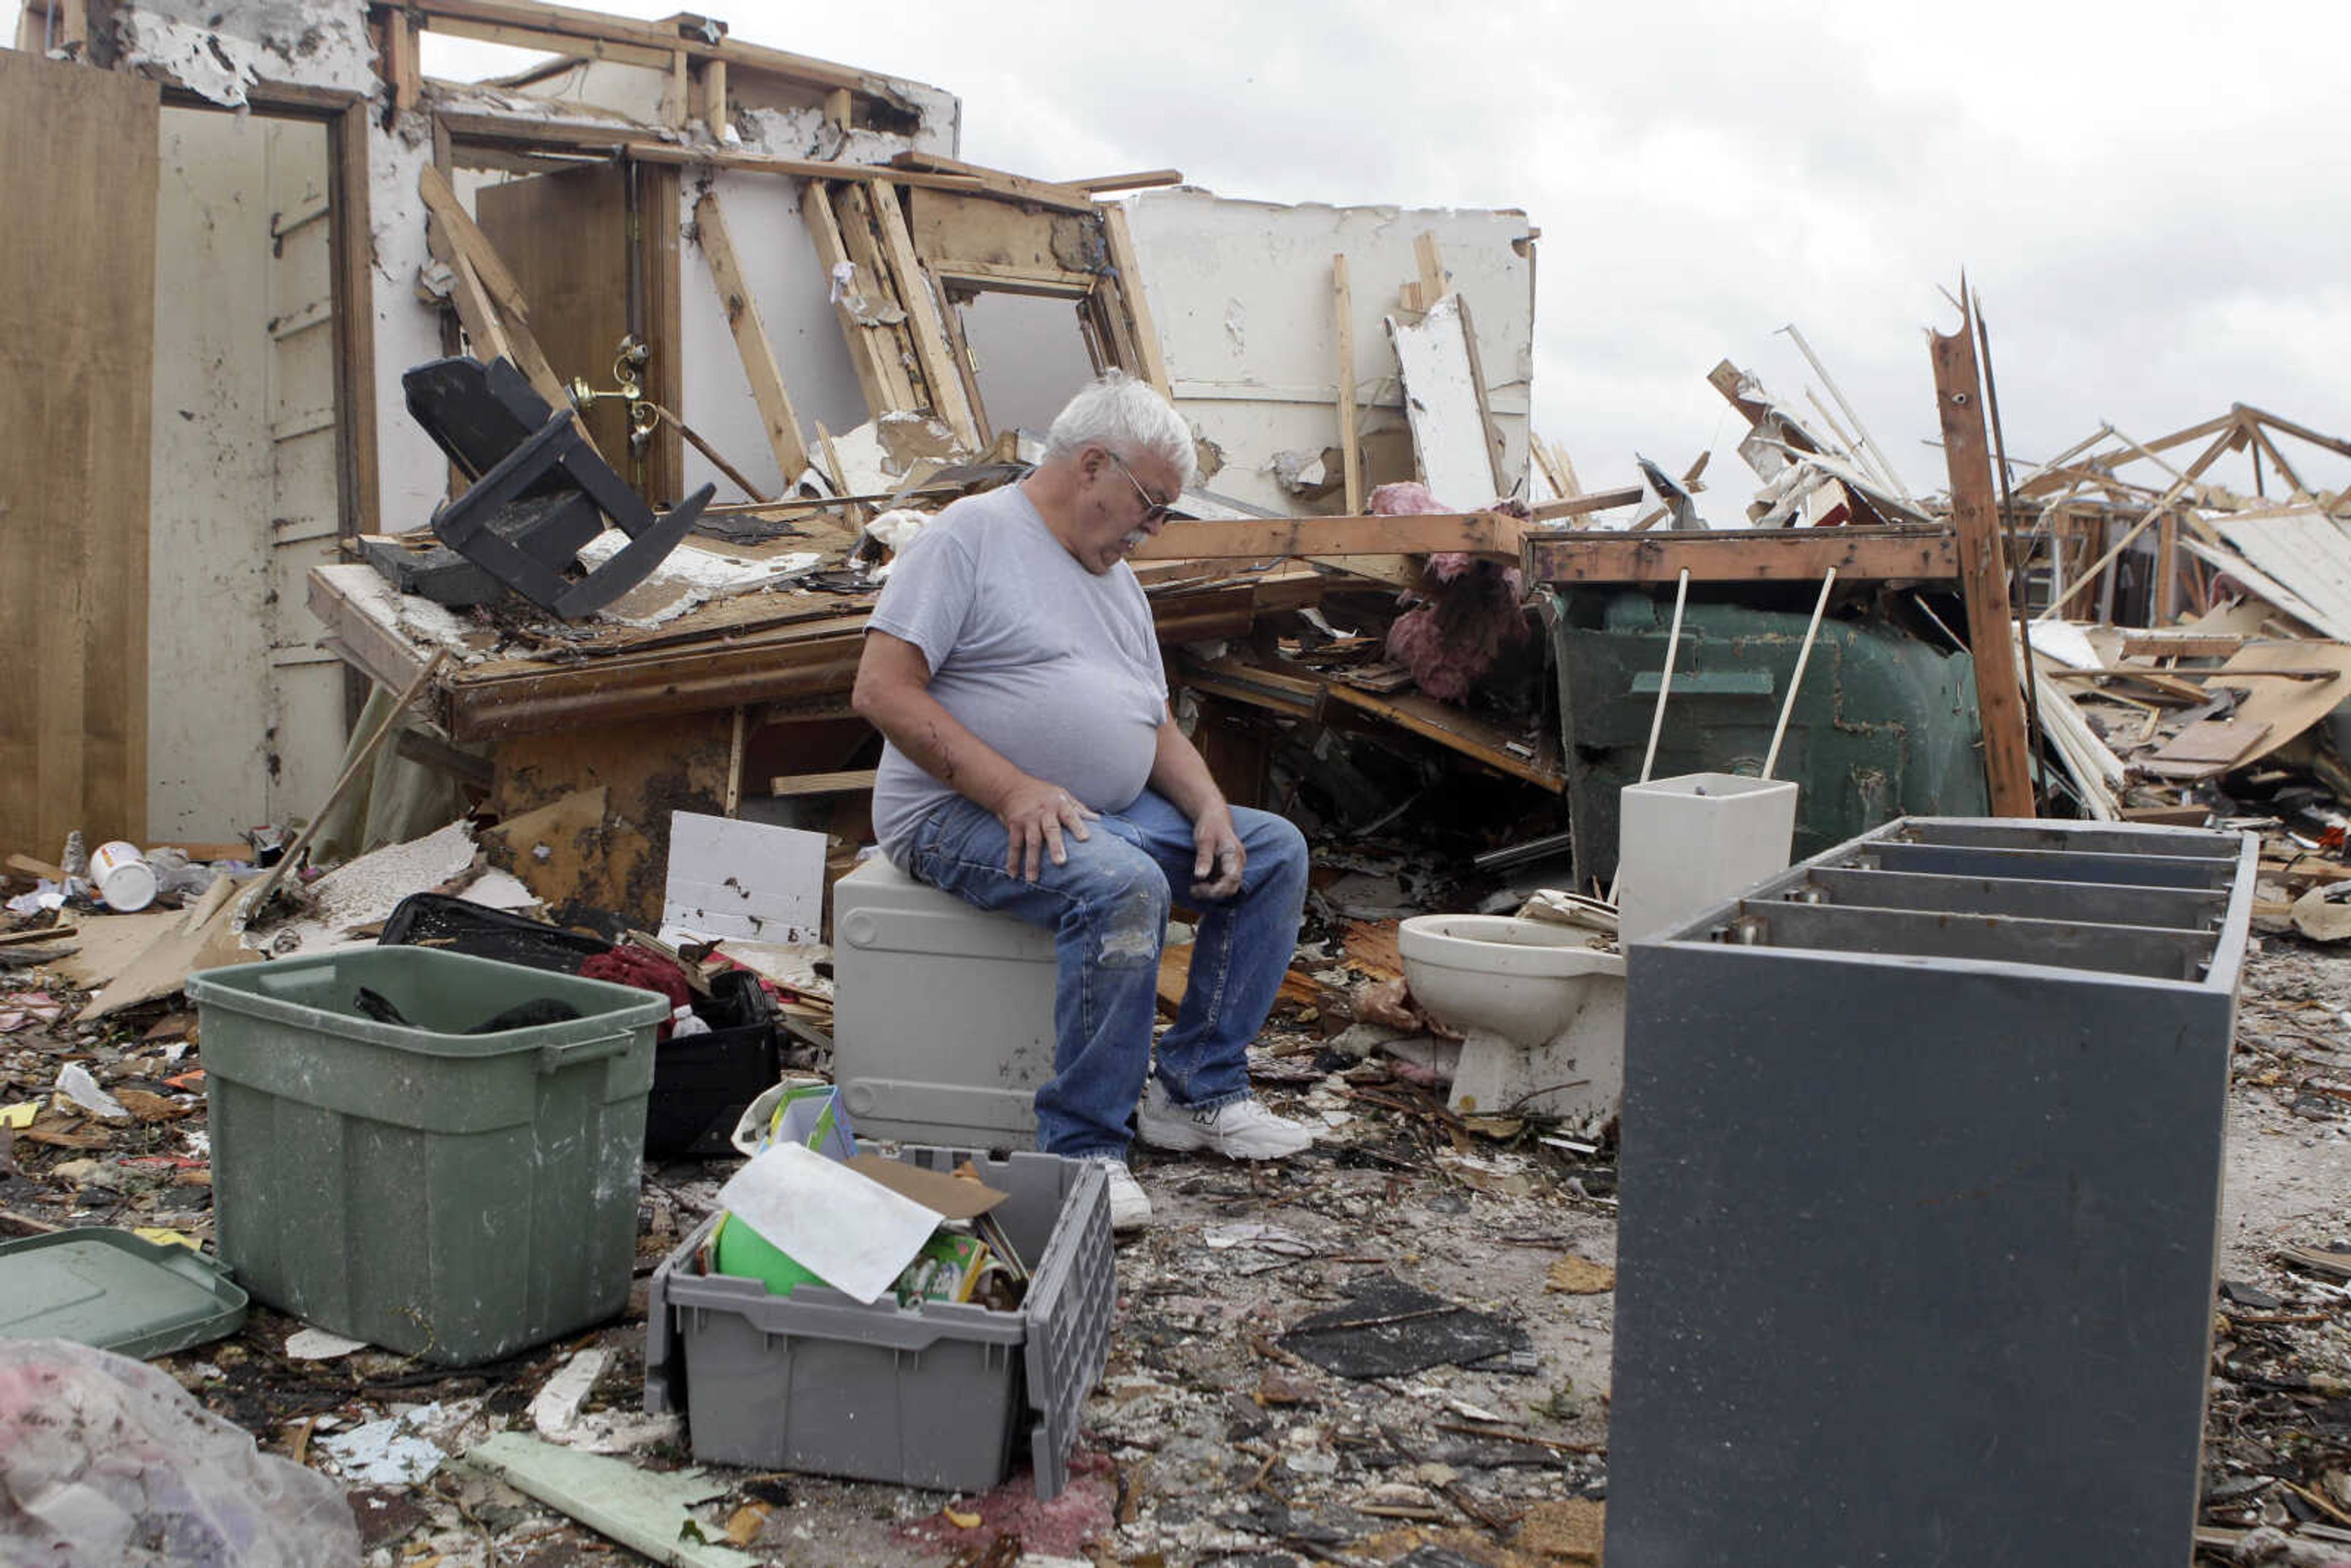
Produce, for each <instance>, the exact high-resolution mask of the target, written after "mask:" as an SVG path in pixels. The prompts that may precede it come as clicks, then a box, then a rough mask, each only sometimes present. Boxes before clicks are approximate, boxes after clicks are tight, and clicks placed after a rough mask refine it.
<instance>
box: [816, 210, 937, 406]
mask: <svg viewBox="0 0 2351 1568" xmlns="http://www.w3.org/2000/svg"><path fill="white" fill-rule="evenodd" d="M832 203H833V206H832V210H833V212H834V213H835V214H839V216H840V219H841V243H842V245H844V246H847V247H848V250H849V259H850V260H852V261H853V262H855V263H856V264H857V280H858V284H859V286H860V287H862V288H863V289H864V291H865V301H866V305H867V307H868V308H869V310H870V311H871V312H872V315H873V317H874V318H875V319H876V321H877V323H878V324H876V325H873V326H871V327H868V328H867V330H869V331H872V332H873V333H875V334H876V335H877V336H878V338H879V340H880V341H881V344H882V351H883V353H884V354H885V355H886V356H887V357H888V359H889V361H890V364H891V368H892V374H893V376H894V377H895V379H896V388H895V390H896V391H898V392H901V393H902V394H903V395H904V402H899V403H897V404H896V405H894V406H896V407H898V408H901V409H904V410H905V411H906V412H908V413H919V412H921V411H922V410H925V409H927V408H929V407H930V406H931V402H930V392H929V389H928V387H926V386H925V384H924V380H923V369H922V363H921V361H920V360H919V358H918V357H917V356H916V355H915V353H914V325H913V322H912V321H911V320H910V319H908V316H907V313H906V310H905V307H904V302H903V301H902V300H901V299H900V298H898V285H897V281H896V280H895V279H894V278H893V277H892V276H891V273H890V264H889V263H888V262H887V261H886V260H884V259H883V256H882V238H881V234H880V232H879V231H880V225H879V223H878V222H877V220H876V219H875V218H874V215H873V193H872V189H871V188H870V187H868V186H865V185H856V184H850V185H836V186H834V187H833V188H832ZM891 315H894V316H895V318H896V319H894V320H882V319H881V318H883V317H888V316H891Z"/></svg>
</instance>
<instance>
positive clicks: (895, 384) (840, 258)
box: [800, 180, 914, 419]
mask: <svg viewBox="0 0 2351 1568" xmlns="http://www.w3.org/2000/svg"><path fill="white" fill-rule="evenodd" d="M800 218H801V221H802V222H803V223H805V224H806V225H808V232H809V239H810V242H811V243H813V244H814V245H815V246H816V254H817V259H818V260H819V261H820V262H822V263H823V264H824V274H825V287H827V289H828V290H830V291H831V294H832V295H833V309H834V310H835V311H836V312H837V313H838V314H839V315H840V317H841V336H842V338H843V339H844V340H846V341H847V343H848V344H849V362H850V363H851V364H852V365H853V366H855V367H856V369H857V384H858V385H859V386H860V387H862V389H863V390H864V392H865V412H866V413H870V414H872V416H873V417H874V418H876V419H879V418H881V417H882V416H883V414H885V413H894V412H896V411H898V410H901V409H912V408H913V407H914V391H913V389H912V388H911V387H909V386H908V385H907V384H906V372H905V370H904V367H903V366H901V365H900V364H899V363H898V360H897V355H896V352H895V350H894V340H893V337H892V334H891V333H890V332H889V330H888V329H885V328H881V327H872V326H868V325H867V324H866V323H865V321H864V319H863V318H862V317H861V316H860V315H859V314H858V305H857V301H858V300H860V299H862V298H863V292H862V285H861V284H860V283H859V282H858V276H857V274H858V268H857V263H856V261H855V260H854V259H853V258H852V256H851V255H850V252H849V246H848V243H847V241H846V240H845V239H844V238H843V237H842V235H841V221H840V219H839V218H838V217H836V216H835V215H834V214H833V210H832V198H831V196H829V195H828V194H826V193H825V186H824V182H823V181H821V180H810V182H808V183H807V184H806V185H804V186H802V187H801V188H800ZM842 267H847V268H848V269H849V272H848V277H847V278H846V279H845V280H843V281H840V282H838V283H836V282H835V277H836V275H837V274H838V273H839V272H840V271H841V268H842Z"/></svg>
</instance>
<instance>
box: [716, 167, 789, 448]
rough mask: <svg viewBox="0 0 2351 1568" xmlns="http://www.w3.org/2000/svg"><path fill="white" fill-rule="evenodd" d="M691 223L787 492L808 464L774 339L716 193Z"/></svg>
mask: <svg viewBox="0 0 2351 1568" xmlns="http://www.w3.org/2000/svg"><path fill="white" fill-rule="evenodd" d="M694 221H695V230H696V232H697V233H698V234H699V235H700V236H701V241H702V254H703V256H704V258H705V259H706V260H707V261H708V262H709V263H710V276H711V278H712V280H713V281H714V282H716V284H717V285H718V303H719V306H720V308H722V309H724V310H725V311H726V327H727V330H729V331H730V332H732V333H733V334H734V335H735V351H736V352H737V354H739V355H741V356H742V360H743V374H744V375H745V377H746V378H747V379H748V380H749V382H750V383H751V400H752V402H756V403H757V404H758V408H759V423H760V427H761V430H762V432H763V433H764V434H766V436H767V438H768V449H769V450H770V451H772V452H774V453H775V455H776V465H777V467H778V469H779V470H781V472H782V474H783V488H785V489H786V490H789V489H790V488H791V487H792V485H793V483H794V482H795V481H796V480H798V479H799V476H800V471H801V470H802V469H804V468H806V467H807V466H808V465H809V458H808V444H807V443H806V442H805V441H803V440H802V439H801V437H800V422H799V414H798V413H795V412H793V409H792V398H791V393H790V392H788V391H786V390H785V387H784V374H783V371H782V370H781V369H780V368H778V365H777V363H776V349H775V344H774V341H773V340H771V339H769V338H768V328H767V324H766V323H765V322H764V321H763V320H761V319H760V317H759V303H758V300H756V299H754V298H752V297H751V285H750V282H749V280H748V279H747V278H746V277H744V276H743V267H742V265H741V263H740V262H739V261H738V260H737V257H736V255H735V242H734V240H733V239H732V238H731V237H729V235H727V232H726V214H724V213H723V212H721V211H720V210H719V206H718V193H717V192H716V191H705V192H704V193H703V196H702V199H701V200H700V201H698V202H696V203H695V204H694Z"/></svg>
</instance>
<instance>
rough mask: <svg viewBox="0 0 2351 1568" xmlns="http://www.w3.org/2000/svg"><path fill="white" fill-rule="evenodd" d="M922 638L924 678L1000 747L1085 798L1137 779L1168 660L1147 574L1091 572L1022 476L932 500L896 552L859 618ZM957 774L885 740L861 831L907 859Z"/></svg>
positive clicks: (1090, 800) (1117, 792) (1154, 738)
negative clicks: (921, 762) (916, 834)
mask: <svg viewBox="0 0 2351 1568" xmlns="http://www.w3.org/2000/svg"><path fill="white" fill-rule="evenodd" d="M866 624H867V626H868V628H869V629H870V630H872V631H876V632H889V633H890V634H891V635H892V636H893V637H902V638H904V639H905V640H906V641H907V642H909V643H913V644H914V646H915V647H917V648H920V649H921V650H922V651H923V657H924V658H925V660H926V661H927V662H928V663H929V664H930V670H931V683H930V693H931V695H933V696H935V697H936V698H937V699H938V700H939V703H940V705H941V706H944V707H945V708H946V710H947V712H949V713H951V714H953V715H955V716H956V718H957V719H958V720H960V721H961V722H962V724H963V725H964V727H966V728H967V729H969V730H970V731H971V732H972V733H973V734H974V735H976V736H977V737H979V738H980V739H981V740H983V741H985V742H987V745H988V746H990V747H993V748H995V749H996V750H997V751H998V752H999V753H1001V754H1002V755H1003V757H1004V758H1006V760H1008V761H1009V762H1010V763H1011V764H1012V765H1013V766H1014V767H1016V768H1019V769H1020V770H1021V771H1022V772H1024V773H1029V774H1031V775H1034V776H1035V777H1037V778H1039V779H1045V780H1046V781H1048V782H1049V783H1053V784H1058V785H1060V786H1061V788H1062V789H1067V790H1068V791H1069V792H1070V793H1071V794H1072V795H1074V796H1076V797H1077V798H1078V799H1079V800H1082V801H1084V802H1085V803H1086V804H1087V805H1088V806H1091V807H1092V808H1093V809H1094V810H1097V811H1117V810H1124V809H1125V808H1126V807H1127V806H1129V805H1131V804H1133V803H1134V798H1135V797H1136V796H1137V795H1140V794H1142V793H1143V787H1144V784H1145V783H1146V782H1148V781H1149V779H1150V778H1151V763H1152V758H1154V756H1155V755H1156V752H1157V748H1158V729H1159V724H1160V721H1161V720H1162V719H1164V718H1165V716H1166V712H1167V708H1166V704H1167V674H1166V671H1165V668H1164V667H1163V666H1162V665H1161V664H1160V660H1159V640H1158V637H1157V636H1156V634H1155V632H1153V630H1152V622H1151V606H1150V604H1149V602H1148V601H1145V600H1144V596H1143V585H1142V584H1140V583H1138V582H1136V581H1135V580H1134V572H1133V571H1131V570H1128V569H1127V566H1126V563H1125V562H1123V561H1121V562H1119V563H1118V564H1116V565H1114V566H1113V567H1112V568H1111V569H1110V570H1108V571H1106V572H1104V573H1102V575H1101V576H1099V577H1097V576H1095V575H1094V574H1093V573H1092V572H1090V571H1088V570H1086V569H1085V568H1084V567H1083V566H1081V565H1080V564H1079V562H1078V559H1077V558H1076V557H1075V556H1073V555H1071V553H1070V551H1069V549H1068V547H1067V546H1065V545H1063V544H1062V543H1061V540H1060V539H1058V538H1054V537H1053V533H1052V530H1051V529H1050V528H1047V527H1046V526H1045V519H1044V518H1043V517H1040V516H1039V515H1038V513H1037V508H1036V507H1035V506H1033V505H1032V504H1031V503H1030V502H1029V497H1027V496H1026V495H1024V494H1022V493H1021V490H1020V487H1019V486H1018V485H1007V486H1003V487H1002V488H1000V489H996V490H991V491H989V492H988V493H987V494H986V495H984V496H973V497H967V498H966V499H964V500H960V501H957V502H956V503H955V504H954V505H953V506H951V507H947V509H946V511H944V512H941V513H940V514H939V516H938V518H937V520H935V522H933V523H932V524H931V525H930V526H929V527H928V528H925V529H924V530H923V531H922V532H921V533H920V534H918V535H917V536H915V538H914V540H913V541H912V542H911V543H909V544H908V545H907V546H906V548H905V549H904V551H903V552H901V553H900V555H899V557H898V559H897V563H896V564H895V565H894V566H893V567H892V568H891V569H890V580H889V581H888V582H887V583H885V584H884V585H883V589H882V597H881V600H880V601H879V602H877V603H876V604H875V605H874V607H873V613H872V617H871V619H870V620H869V621H868V622H867V623H866ZM955 793H956V791H955V789H953V788H952V787H950V786H949V785H947V784H945V783H943V782H941V781H940V780H939V779H934V778H933V777H931V775H929V774H928V773H925V772H924V771H923V769H922V768H918V767H916V766H915V765H914V762H913V760H912V759H910V758H908V757H907V756H906V755H905V754H904V752H902V751H900V750H899V749H898V748H897V747H895V746H887V745H885V746H884V747H883V750H882V765H881V768H879V769H878V771H877V775H876V778H875V779H874V784H873V831H874V835H875V837H876V838H878V839H879V840H880V841H881V844H882V848H883V852H884V853H886V854H888V855H889V856H890V858H891V859H892V860H893V861H896V862H900V863H902V864H903V863H904V851H905V847H906V842H907V840H908V838H909V837H910V836H911V835H912V833H913V831H914V825H915V824H916V823H917V822H919V821H922V819H923V818H924V817H925V816H927V815H928V814H929V813H930V812H931V811H932V810H935V809H936V808H937V807H938V806H939V805H940V804H941V803H942V802H944V801H946V800H949V799H951V798H952V797H953V796H954V795H955Z"/></svg>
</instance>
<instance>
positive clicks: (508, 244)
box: [474, 163, 642, 486]
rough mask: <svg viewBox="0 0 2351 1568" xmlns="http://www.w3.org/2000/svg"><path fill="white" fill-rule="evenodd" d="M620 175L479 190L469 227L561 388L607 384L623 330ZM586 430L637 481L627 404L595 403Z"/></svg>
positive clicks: (625, 281) (611, 171)
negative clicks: (503, 276)
mask: <svg viewBox="0 0 2351 1568" xmlns="http://www.w3.org/2000/svg"><path fill="white" fill-rule="evenodd" d="M628 197H629V191H628V173H627V171H625V170H623V169H622V167H621V166H620V165H618V164H616V163H596V164H590V165H586V166H584V167H581V168H578V169H566V170H564V171H562V172H559V173H554V174H531V175H528V176H526V177H524V178H522V179H519V180H509V181H507V183H504V184H498V185H485V186H483V187H482V189H481V190H480V192H478V193H476V194H475V198H474V204H475V210H474V221H475V222H476V223H478V224H479V225H481V227H482V232H483V233H484V234H486V235H489V236H490V243H491V244H492V245H494V246H496V247H497V252H498V256H500V257H501V258H502V259H503V260H504V261H505V262H506V264H507V270H509V271H510V272H512V273H513V274H514V275H515V281H517V283H519V284H521V285H522V292H523V298H525V299H527V300H528V302H529V308H530V331H531V336H532V337H534V338H537V339H538V347H539V350H540V351H541V352H542V353H544V354H546V356H547V362H548V363H549V364H550V365H552V366H553V367H554V368H555V373H556V374H557V375H558V376H559V377H561V378H562V379H563V380H564V381H565V382H567V383H568V382H569V381H570V380H571V378H572V377H574V376H585V377H587V378H588V384H589V385H590V386H591V387H594V388H596V389H597V390H598V391H600V392H610V391H611V390H612V388H613V385H614V383H613V381H612V357H613V354H614V352H615V351H616V350H618V349H619V348H620V344H621V340H622V338H624V337H626V336H628V333H629V199H628ZM586 418H587V423H588V434H589V435H590V437H591V438H592V439H593V440H594V441H595V443H596V449H597V450H598V451H600V452H601V453H602V454H603V455H604V460H605V461H606V462H608V463H610V464H611V465H612V468H613V471H614V472H616V473H618V474H619V475H620V476H622V478H624V479H627V480H628V481H629V482H630V483H631V484H632V485H640V486H641V483H642V482H641V480H640V479H639V476H637V475H636V474H635V473H634V472H633V471H632V470H633V469H634V466H635V465H633V464H632V463H631V462H630V460H629V415H628V407H627V405H626V404H625V403H623V402H621V401H620V400H618V399H613V400H611V401H609V402H598V403H596V404H595V405H594V406H593V407H592V408H590V410H589V411H588V413H587V415H586Z"/></svg>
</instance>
